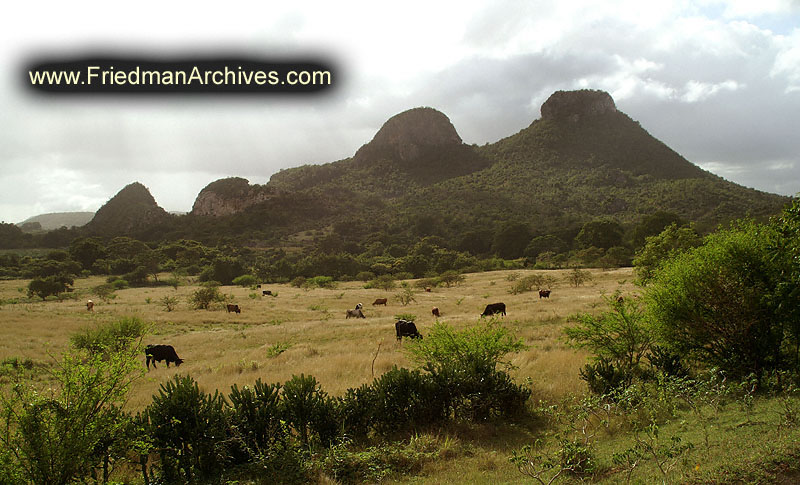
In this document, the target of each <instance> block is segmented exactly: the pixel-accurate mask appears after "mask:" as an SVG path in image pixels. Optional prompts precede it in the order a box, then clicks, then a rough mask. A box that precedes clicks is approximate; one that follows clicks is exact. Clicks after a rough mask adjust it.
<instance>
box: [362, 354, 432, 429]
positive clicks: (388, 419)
mask: <svg viewBox="0 0 800 485" xmlns="http://www.w3.org/2000/svg"><path fill="white" fill-rule="evenodd" d="M372 389H373V392H374V395H373V396H372V399H373V401H372V404H373V405H374V408H373V409H372V413H371V415H372V416H371V426H372V427H373V429H375V431H376V432H378V433H379V434H382V435H387V434H389V433H392V432H395V431H398V430H401V429H408V428H411V427H415V426H421V425H427V424H431V423H436V422H439V421H442V420H443V419H444V418H445V417H446V408H445V407H444V404H445V402H444V401H443V400H441V399H440V396H439V392H438V391H439V390H438V389H437V387H436V384H435V383H434V381H433V379H431V377H430V376H428V375H426V374H423V373H422V372H420V371H419V370H409V369H405V368H398V367H397V366H394V367H392V369H391V370H389V371H388V372H386V373H385V374H383V375H382V376H380V377H379V378H377V379H375V381H374V382H373V383H372Z"/></svg>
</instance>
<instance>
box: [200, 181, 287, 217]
mask: <svg viewBox="0 0 800 485" xmlns="http://www.w3.org/2000/svg"><path fill="white" fill-rule="evenodd" d="M275 193H276V191H275V190H273V189H272V187H266V186H263V185H250V182H248V181H247V180H246V179H243V178H240V177H230V178H226V179H221V180H217V181H215V182H211V183H210V184H208V185H207V186H206V187H205V188H204V189H203V190H201V191H200V194H198V196H197V199H195V201H194V205H193V206H192V212H191V214H192V215H197V216H214V217H220V216H228V215H231V214H236V213H237V212H241V211H243V210H245V209H246V208H248V207H250V206H252V205H255V204H258V203H259V202H264V201H265V200H267V199H269V198H270V197H272V196H274V195H275Z"/></svg>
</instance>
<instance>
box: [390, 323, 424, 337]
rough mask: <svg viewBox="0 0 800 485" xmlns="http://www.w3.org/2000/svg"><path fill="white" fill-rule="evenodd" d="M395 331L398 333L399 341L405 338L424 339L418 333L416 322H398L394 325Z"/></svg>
mask: <svg viewBox="0 0 800 485" xmlns="http://www.w3.org/2000/svg"><path fill="white" fill-rule="evenodd" d="M394 329H395V330H396V331H397V340H402V339H403V337H411V338H422V334H421V333H419V332H418V331H417V326H416V325H414V322H409V321H408V320H398V321H397V323H395V324H394Z"/></svg>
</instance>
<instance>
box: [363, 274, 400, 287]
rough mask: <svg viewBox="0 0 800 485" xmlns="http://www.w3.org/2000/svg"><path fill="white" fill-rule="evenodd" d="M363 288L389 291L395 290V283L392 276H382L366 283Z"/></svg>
mask: <svg viewBox="0 0 800 485" xmlns="http://www.w3.org/2000/svg"><path fill="white" fill-rule="evenodd" d="M364 288H366V289H371V288H377V289H379V290H386V291H389V290H393V289H395V288H397V283H396V282H395V280H394V276H392V275H390V274H384V275H381V276H378V277H377V278H375V279H373V280H370V281H369V282H367V284H366V285H364Z"/></svg>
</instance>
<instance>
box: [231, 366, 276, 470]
mask: <svg viewBox="0 0 800 485" xmlns="http://www.w3.org/2000/svg"><path fill="white" fill-rule="evenodd" d="M280 389H281V386H280V384H264V383H262V382H261V379H258V380H256V382H255V384H254V385H253V386H252V387H248V386H244V387H243V388H242V389H241V390H240V389H239V388H238V386H236V385H235V384H234V385H233V386H232V387H231V392H230V394H229V395H228V399H229V400H230V402H231V413H230V424H231V425H232V426H233V429H234V430H235V432H236V438H237V440H238V442H239V445H240V447H241V451H243V452H244V453H245V454H246V456H247V457H248V459H257V458H258V457H260V456H264V455H267V454H269V453H270V452H272V451H273V450H274V449H275V448H276V447H277V448H279V449H281V450H283V448H284V447H285V445H286V441H287V440H288V433H287V429H286V427H285V426H284V425H283V424H282V422H281V421H282V419H283V415H282V411H281V402H280Z"/></svg>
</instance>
